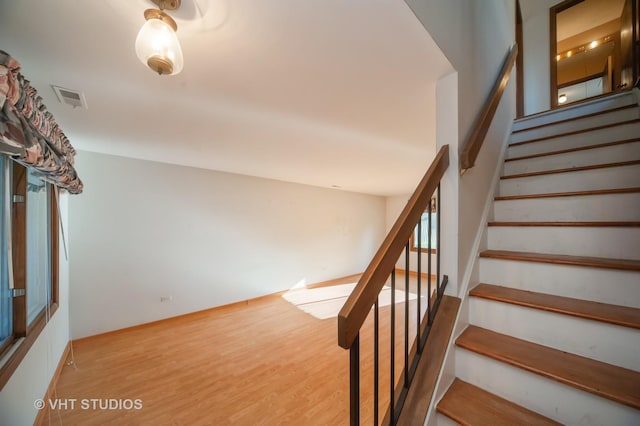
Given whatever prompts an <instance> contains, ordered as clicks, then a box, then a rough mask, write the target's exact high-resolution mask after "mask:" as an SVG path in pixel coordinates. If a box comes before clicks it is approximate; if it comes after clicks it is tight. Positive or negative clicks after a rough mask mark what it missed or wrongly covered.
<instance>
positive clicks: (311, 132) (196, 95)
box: [0, 0, 453, 195]
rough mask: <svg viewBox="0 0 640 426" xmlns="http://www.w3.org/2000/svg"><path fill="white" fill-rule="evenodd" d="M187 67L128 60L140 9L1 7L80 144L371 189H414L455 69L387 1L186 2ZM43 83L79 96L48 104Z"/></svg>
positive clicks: (40, 4)
mask: <svg viewBox="0 0 640 426" xmlns="http://www.w3.org/2000/svg"><path fill="white" fill-rule="evenodd" d="M182 1H183V5H182V7H181V9H180V10H179V11H177V12H176V13H171V14H172V15H173V16H174V17H175V18H176V21H177V23H178V27H179V28H178V38H179V39H180V42H181V45H182V50H183V53H184V58H185V59H184V61H185V66H184V70H183V71H182V73H181V74H179V75H177V76H158V75H155V74H154V73H152V72H151V71H150V70H148V69H147V68H146V67H145V66H143V65H142V64H141V63H140V62H139V61H138V59H137V57H136V54H135V51H134V42H135V38H136V35H137V32H138V30H139V29H140V27H141V26H142V24H143V23H144V18H143V16H142V15H143V11H144V10H145V9H146V8H148V7H152V6H153V4H152V3H151V2H150V0H128V1H123V0H101V1H98V0H90V1H86V0H85V1H80V0H56V1H42V0H20V1H14V0H0V40H2V42H1V43H0V49H2V50H5V51H7V52H8V53H9V54H11V55H12V56H14V57H15V58H16V59H18V60H19V61H20V62H21V63H22V72H23V74H24V75H25V77H26V78H27V79H29V80H30V81H31V83H32V85H33V86H34V87H35V88H36V89H37V90H38V92H39V94H40V95H41V96H42V97H43V99H44V101H45V104H46V105H47V108H48V109H49V111H51V112H52V113H53V115H54V117H56V120H57V121H58V123H59V124H60V126H61V128H62V129H63V131H64V132H65V133H66V135H67V136H68V137H69V139H70V141H71V143H72V144H73V145H74V146H75V147H76V148H77V149H80V150H88V151H94V152H100V153H107V154H113V155H119V156H126V157H133V158H140V159H148V160H154V161H160V162H166V163H174V164H180V165H186V166H193V167H200V168H207V169H213V170H220V171H226V172H232V173H240V174H246V175H252V176H259V177H265V178H272V179H278V180H283V181H289V182H297V183H303V184H309V185H315V186H321V187H339V188H342V189H343V190H348V191H355V192H363V193H370V194H376V195H395V194H405V193H408V192H411V191H412V190H413V189H414V187H415V185H416V184H417V182H418V180H419V179H420V177H421V176H422V174H423V173H424V172H425V170H426V168H427V167H428V165H429V163H430V161H431V159H432V158H433V156H434V154H435V82H436V80H437V79H438V78H440V77H442V76H444V75H446V74H448V73H450V72H452V71H453V70H452V67H451V65H450V64H449V63H448V61H447V60H446V59H445V57H444V55H443V54H442V53H441V51H440V50H439V49H438V47H437V46H436V44H435V42H434V41H433V40H432V39H431V37H430V36H429V34H428V33H427V32H426V30H425V29H424V28H423V27H422V26H421V24H420V23H419V22H418V20H417V19H416V18H415V16H414V15H413V14H412V12H411V10H410V9H409V7H408V6H407V5H406V4H405V3H404V2H403V1H398V0H349V1H344V0H322V1H299V0H270V1H268V2H267V1H262V0H182ZM51 85H57V86H62V87H64V88H68V89H74V90H78V91H81V92H83V93H84V95H85V97H86V100H87V104H88V109H81V108H76V109H74V108H72V107H70V106H69V105H63V104H60V103H59V102H58V101H57V98H56V96H55V94H54V92H53V90H52V88H51Z"/></svg>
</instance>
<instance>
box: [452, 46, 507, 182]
mask: <svg viewBox="0 0 640 426" xmlns="http://www.w3.org/2000/svg"><path fill="white" fill-rule="evenodd" d="M517 57H518V45H517V44H514V45H513V47H511V50H510V51H509V52H508V53H507V56H506V58H505V60H504V62H503V64H502V68H501V69H500V73H499V74H498V78H497V79H496V82H495V84H494V85H493V88H492V89H491V92H490V93H489V97H488V98H487V100H486V101H485V104H484V106H483V108H482V110H481V112H480V114H479V115H478V118H477V119H476V121H475V123H474V125H473V128H472V130H471V133H469V138H468V139H467V141H466V142H465V144H464V148H463V150H462V152H461V153H460V175H463V174H464V173H465V172H466V171H467V170H469V169H470V168H472V167H473V166H474V165H475V163H476V158H477V157H478V153H479V152H480V148H482V143H483V142H484V139H485V137H486V136H487V132H488V131H489V126H491V122H492V121H493V117H494V115H495V113H496V110H497V109H498V105H499V104H500V99H502V94H503V93H504V90H505V88H506V87H507V83H508V82H509V77H511V70H512V69H513V65H514V64H515V63H516V58H517Z"/></svg>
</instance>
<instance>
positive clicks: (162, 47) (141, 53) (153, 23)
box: [136, 19, 184, 75]
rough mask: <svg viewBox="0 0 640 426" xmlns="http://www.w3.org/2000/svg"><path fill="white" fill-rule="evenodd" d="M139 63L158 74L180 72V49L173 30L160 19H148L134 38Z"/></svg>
mask: <svg viewBox="0 0 640 426" xmlns="http://www.w3.org/2000/svg"><path fill="white" fill-rule="evenodd" d="M136 54H137V55H138V59H140V62H142V63H143V64H145V65H146V66H148V67H149V68H151V69H152V70H153V71H155V72H157V73H159V74H169V75H175V74H178V73H179V72H180V71H182V67H183V66H184V60H183V57H182V48H181V47H180V42H179V41H178V36H177V35H176V33H175V31H173V28H171V27H170V26H169V25H168V24H166V23H164V22H163V21H161V20H160V19H149V20H148V21H147V22H145V23H144V25H143V26H142V28H140V32H139V33H138V37H137V38H136Z"/></svg>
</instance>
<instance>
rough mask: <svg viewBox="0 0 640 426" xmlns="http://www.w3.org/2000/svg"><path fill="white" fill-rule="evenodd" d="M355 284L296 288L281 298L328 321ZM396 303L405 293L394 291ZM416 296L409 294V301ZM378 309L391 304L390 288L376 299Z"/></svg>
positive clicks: (335, 314)
mask: <svg viewBox="0 0 640 426" xmlns="http://www.w3.org/2000/svg"><path fill="white" fill-rule="evenodd" d="M355 286H356V283H351V284H341V285H334V286H330V287H318V288H297V289H292V290H289V291H288V292H286V293H285V294H284V295H282V297H283V298H284V299H285V300H286V301H287V302H289V303H291V304H293V305H295V306H297V307H298V309H300V310H302V311H304V312H306V313H308V314H310V315H313V316H314V317H316V318H318V319H328V318H334V317H336V316H338V312H340V309H341V308H342V305H344V303H345V302H346V301H347V297H349V295H350V294H351V292H352V291H353V289H354V288H355ZM395 298H396V303H402V302H404V300H405V292H404V291H402V290H398V289H396V291H395ZM415 299H416V295H415V294H413V293H409V300H415ZM378 301H379V305H380V307H383V306H388V305H390V304H391V288H390V287H387V286H384V287H383V288H382V291H381V292H380V296H379V298H378Z"/></svg>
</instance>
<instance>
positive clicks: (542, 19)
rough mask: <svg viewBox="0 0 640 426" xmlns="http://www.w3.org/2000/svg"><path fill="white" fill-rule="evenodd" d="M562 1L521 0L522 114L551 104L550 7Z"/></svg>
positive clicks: (544, 109)
mask: <svg viewBox="0 0 640 426" xmlns="http://www.w3.org/2000/svg"><path fill="white" fill-rule="evenodd" d="M560 2H561V0H520V7H521V10H522V38H523V41H522V42H523V44H524V94H525V96H524V113H525V115H528V114H535V113H536V112H540V111H546V110H548V109H549V108H550V106H551V101H550V99H549V86H550V82H551V80H550V74H549V8H551V6H554V5H556V4H558V3H560Z"/></svg>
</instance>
